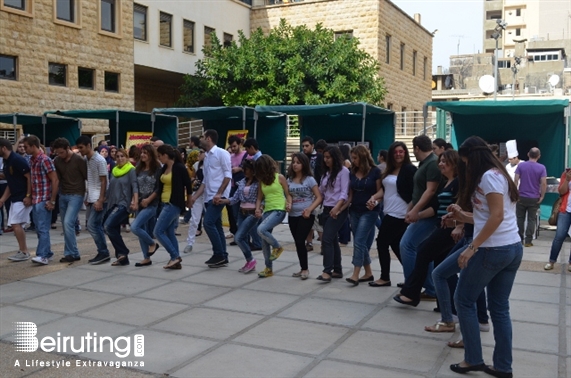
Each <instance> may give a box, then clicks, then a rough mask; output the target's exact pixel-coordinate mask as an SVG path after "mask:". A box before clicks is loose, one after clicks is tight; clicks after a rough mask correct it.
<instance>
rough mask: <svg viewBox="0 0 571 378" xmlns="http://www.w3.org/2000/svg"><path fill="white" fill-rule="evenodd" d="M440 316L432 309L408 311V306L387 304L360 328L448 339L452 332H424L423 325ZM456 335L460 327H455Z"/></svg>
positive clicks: (431, 322)
mask: <svg viewBox="0 0 571 378" xmlns="http://www.w3.org/2000/svg"><path fill="white" fill-rule="evenodd" d="M439 318H440V314H438V313H436V312H434V311H421V310H418V309H417V310H416V311H414V312H411V311H410V308H409V307H404V306H398V307H394V306H387V307H385V308H383V309H382V310H381V311H379V312H378V313H377V314H375V315H374V316H373V317H372V318H371V319H369V320H368V321H367V322H366V323H365V324H363V326H362V327H361V329H363V330H367V329H371V330H375V331H388V332H393V333H402V334H407V335H414V336H419V337H424V338H439V339H442V340H448V339H450V338H451V337H452V336H453V335H454V333H452V332H443V333H434V332H426V331H425V330H424V327H425V326H429V325H433V324H435V323H436V322H437V321H438V320H439ZM456 332H457V333H456V335H457V336H458V337H461V336H459V335H460V327H456Z"/></svg>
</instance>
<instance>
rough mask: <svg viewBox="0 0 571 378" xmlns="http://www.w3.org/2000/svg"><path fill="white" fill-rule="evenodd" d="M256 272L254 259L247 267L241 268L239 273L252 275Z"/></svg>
mask: <svg viewBox="0 0 571 378" xmlns="http://www.w3.org/2000/svg"><path fill="white" fill-rule="evenodd" d="M255 270H256V259H252V261H248V262H247V263H246V265H244V266H243V267H242V268H240V270H239V272H242V273H250V272H253V271H255Z"/></svg>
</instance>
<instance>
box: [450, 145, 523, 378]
mask: <svg viewBox="0 0 571 378" xmlns="http://www.w3.org/2000/svg"><path fill="white" fill-rule="evenodd" d="M458 152H459V154H460V157H461V158H462V160H463V161H464V162H465V163H466V186H465V187H464V188H462V189H461V190H460V191H459V196H458V205H451V206H449V209H448V210H449V211H450V212H451V214H450V217H449V218H451V219H453V220H456V221H460V222H464V223H466V222H467V221H469V219H467V217H466V216H465V214H464V213H462V211H461V210H462V208H468V207H469V205H468V204H469V203H471V204H472V209H473V222H474V238H473V240H472V243H471V244H469V245H468V247H466V248H465V249H464V250H463V251H462V252H461V253H460V255H459V257H458V266H459V267H460V269H461V272H460V278H459V280H458V285H457V288H456V293H455V295H454V301H455V303H456V310H457V311H458V318H459V320H460V328H461V330H462V337H463V340H464V360H463V361H462V362H460V363H458V364H453V365H450V369H451V370H452V371H454V372H456V373H467V372H469V371H481V370H483V371H485V372H486V373H487V374H490V375H493V376H495V377H501V378H503V377H506V378H508V377H510V378H511V377H512V375H513V374H512V361H513V358H512V324H511V319H510V314H509V296H510V292H511V289H512V287H513V283H514V280H515V276H516V273H517V269H518V268H519V265H520V264H521V259H522V256H523V248H522V245H521V240H520V238H519V234H518V228H517V223H516V216H515V203H516V202H517V200H518V191H517V188H516V186H515V184H514V183H513V181H512V180H511V178H510V177H509V175H508V173H507V171H506V169H505V167H504V166H503V165H502V164H501V163H500V161H499V160H498V159H497V158H496V157H495V156H494V155H493V153H492V151H491V149H490V148H489V146H488V145H487V144H486V142H484V141H483V140H482V139H481V138H479V137H475V136H474V137H470V138H468V139H466V141H464V143H463V144H462V145H461V146H460V148H459V150H458ZM486 287H487V291H488V304H489V310H490V315H491V318H492V322H493V323H494V340H495V347H494V354H493V365H490V366H486V365H485V364H484V359H483V357H482V344H481V340H480V329H479V325H478V317H477V313H476V305H475V304H476V301H477V299H478V297H479V296H480V293H481V292H482V290H484V288H486Z"/></svg>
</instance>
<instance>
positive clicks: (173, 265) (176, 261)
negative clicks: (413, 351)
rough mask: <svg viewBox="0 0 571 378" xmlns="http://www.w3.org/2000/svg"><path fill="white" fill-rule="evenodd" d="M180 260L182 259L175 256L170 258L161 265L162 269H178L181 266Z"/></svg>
mask: <svg viewBox="0 0 571 378" xmlns="http://www.w3.org/2000/svg"><path fill="white" fill-rule="evenodd" d="M181 261H182V259H181V258H180V257H177V258H176V259H174V260H170V261H169V262H168V264H167V265H165V266H163V268H164V269H180V268H181V266H180V262H181ZM177 265H178V266H177Z"/></svg>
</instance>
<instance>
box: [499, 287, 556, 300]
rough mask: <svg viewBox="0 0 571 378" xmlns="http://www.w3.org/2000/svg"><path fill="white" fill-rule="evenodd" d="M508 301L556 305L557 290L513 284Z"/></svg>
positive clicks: (554, 288)
mask: <svg viewBox="0 0 571 378" xmlns="http://www.w3.org/2000/svg"><path fill="white" fill-rule="evenodd" d="M510 299H518V300H524V301H533V302H544V303H553V304H557V303H559V288H558V287H551V286H537V285H518V284H514V286H513V288H512V292H511V295H510Z"/></svg>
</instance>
